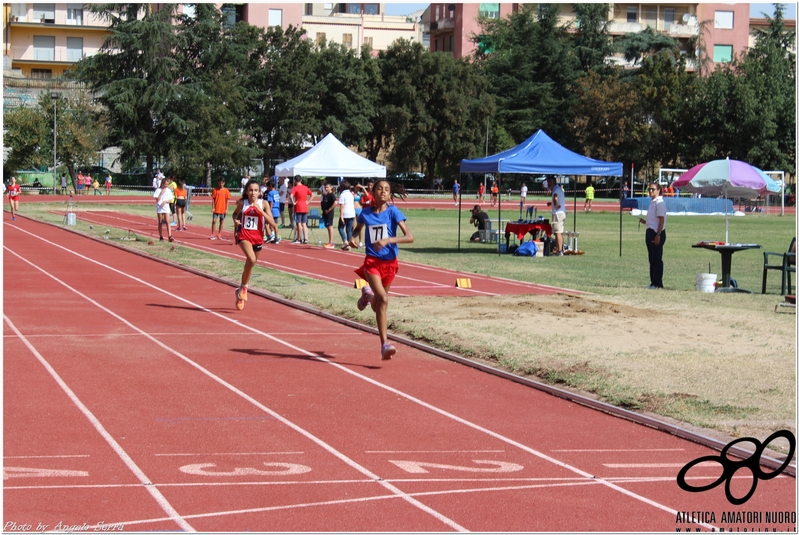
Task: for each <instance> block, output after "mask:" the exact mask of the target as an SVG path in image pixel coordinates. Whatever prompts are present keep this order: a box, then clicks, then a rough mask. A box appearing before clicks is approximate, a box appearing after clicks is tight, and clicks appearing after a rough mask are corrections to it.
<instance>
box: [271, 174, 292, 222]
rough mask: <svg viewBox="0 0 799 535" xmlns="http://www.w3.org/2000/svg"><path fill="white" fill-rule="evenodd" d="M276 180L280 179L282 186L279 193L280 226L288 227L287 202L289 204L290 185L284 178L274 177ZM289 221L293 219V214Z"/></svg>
mask: <svg viewBox="0 0 799 535" xmlns="http://www.w3.org/2000/svg"><path fill="white" fill-rule="evenodd" d="M274 178H275V180H278V181H280V187H279V188H278V193H279V194H280V228H286V204H288V199H287V197H288V191H289V187H288V185H287V182H286V180H288V179H286V180H283V179H281V178H278V177H274ZM289 221H291V215H290V214H289Z"/></svg>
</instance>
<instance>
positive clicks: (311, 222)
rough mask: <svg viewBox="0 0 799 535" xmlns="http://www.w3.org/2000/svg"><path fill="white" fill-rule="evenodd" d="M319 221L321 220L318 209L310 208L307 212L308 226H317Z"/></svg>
mask: <svg viewBox="0 0 799 535" xmlns="http://www.w3.org/2000/svg"><path fill="white" fill-rule="evenodd" d="M320 221H322V216H321V215H320V214H319V209H318V208H311V210H310V211H309V212H308V228H319V222H320Z"/></svg>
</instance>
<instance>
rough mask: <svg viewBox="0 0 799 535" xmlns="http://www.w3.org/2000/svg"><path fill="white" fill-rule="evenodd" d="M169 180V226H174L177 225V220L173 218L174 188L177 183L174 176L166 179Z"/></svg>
mask: <svg viewBox="0 0 799 535" xmlns="http://www.w3.org/2000/svg"><path fill="white" fill-rule="evenodd" d="M167 180H168V181H169V189H171V190H172V200H171V201H169V213H170V216H169V218H170V223H169V225H170V226H173V227H176V226H178V222H177V221H176V220H175V202H176V198H175V190H176V189H177V187H178V183H177V182H176V181H175V177H173V176H171V177H169V178H168V179H167Z"/></svg>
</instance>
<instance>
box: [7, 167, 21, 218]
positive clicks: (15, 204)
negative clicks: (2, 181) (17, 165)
mask: <svg viewBox="0 0 799 535" xmlns="http://www.w3.org/2000/svg"><path fill="white" fill-rule="evenodd" d="M6 191H7V192H8V206H9V208H11V221H16V220H17V212H19V192H20V187H19V184H17V177H15V176H12V177H11V184H9V185H8V188H6Z"/></svg>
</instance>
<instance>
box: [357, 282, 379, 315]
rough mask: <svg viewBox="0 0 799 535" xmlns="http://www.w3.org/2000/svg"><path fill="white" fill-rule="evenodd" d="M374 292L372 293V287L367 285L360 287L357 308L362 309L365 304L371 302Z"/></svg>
mask: <svg viewBox="0 0 799 535" xmlns="http://www.w3.org/2000/svg"><path fill="white" fill-rule="evenodd" d="M374 296H375V294H373V293H372V289H371V288H370V287H368V286H364V287H363V288H361V297H360V298H359V299H358V310H364V309H365V308H366V306H367V305H368V304H369V303H371V302H372V299H373V298H374Z"/></svg>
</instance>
